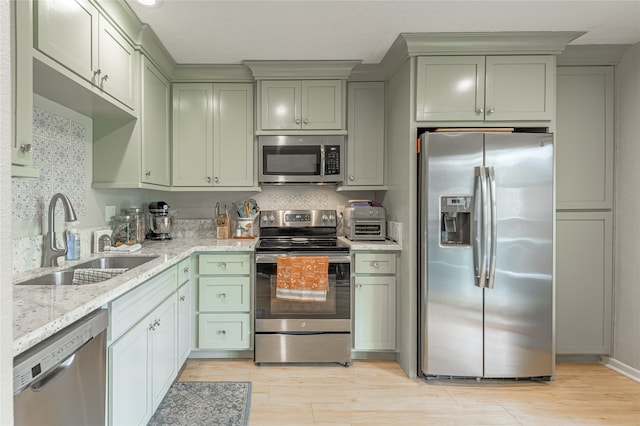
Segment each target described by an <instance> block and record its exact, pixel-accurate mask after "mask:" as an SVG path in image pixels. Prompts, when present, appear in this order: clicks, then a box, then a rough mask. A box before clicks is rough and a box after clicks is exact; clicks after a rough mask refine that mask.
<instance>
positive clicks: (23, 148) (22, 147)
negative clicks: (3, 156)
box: [20, 143, 31, 152]
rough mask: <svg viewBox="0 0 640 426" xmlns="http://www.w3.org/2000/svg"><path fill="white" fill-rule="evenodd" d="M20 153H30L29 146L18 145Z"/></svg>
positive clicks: (28, 144)
mask: <svg viewBox="0 0 640 426" xmlns="http://www.w3.org/2000/svg"><path fill="white" fill-rule="evenodd" d="M20 151H22V152H31V144H30V143H27V144H24V143H23V144H22V145H20Z"/></svg>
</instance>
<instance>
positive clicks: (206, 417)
mask: <svg viewBox="0 0 640 426" xmlns="http://www.w3.org/2000/svg"><path fill="white" fill-rule="evenodd" d="M250 406H251V382H175V383H174V384H172V385H171V388H169V392H167V395H166V396H165V397H164V399H163V400H162V402H161V403H160V406H159V407H158V409H157V410H156V412H155V413H154V415H153V417H152V418H151V420H150V421H149V424H148V426H160V425H180V426H183V425H184V426H195V425H207V426H214V425H215V426H218V425H219V426H222V425H224V426H247V425H248V424H249V408H250Z"/></svg>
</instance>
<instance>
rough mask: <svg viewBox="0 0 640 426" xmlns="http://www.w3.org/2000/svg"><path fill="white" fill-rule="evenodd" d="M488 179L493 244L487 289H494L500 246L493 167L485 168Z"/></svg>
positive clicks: (491, 245)
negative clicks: (497, 251) (497, 248)
mask: <svg viewBox="0 0 640 426" xmlns="http://www.w3.org/2000/svg"><path fill="white" fill-rule="evenodd" d="M485 169H486V171H487V177H488V184H489V185H488V187H489V210H490V212H491V213H490V214H491V220H490V227H491V232H490V235H491V236H490V238H491V243H490V244H488V245H489V250H490V252H489V253H490V254H489V273H488V275H487V284H486V286H485V287H486V288H493V285H494V282H495V277H496V247H497V244H498V229H497V226H496V225H497V212H496V179H495V172H494V169H493V166H490V167H485Z"/></svg>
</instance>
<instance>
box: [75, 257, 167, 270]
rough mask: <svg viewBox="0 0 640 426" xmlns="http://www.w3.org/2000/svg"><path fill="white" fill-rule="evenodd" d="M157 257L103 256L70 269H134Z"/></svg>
mask: <svg viewBox="0 0 640 426" xmlns="http://www.w3.org/2000/svg"><path fill="white" fill-rule="evenodd" d="M157 258H158V256H105V257H99V258H96V259H91V260H88V261H86V262H84V263H80V264H79V265H74V266H73V267H72V268H71V269H80V268H98V269H110V268H127V269H131V268H135V267H136V266H140V265H143V264H145V263H147V262H150V261H152V260H153V259H157Z"/></svg>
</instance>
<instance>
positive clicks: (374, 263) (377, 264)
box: [371, 262, 380, 268]
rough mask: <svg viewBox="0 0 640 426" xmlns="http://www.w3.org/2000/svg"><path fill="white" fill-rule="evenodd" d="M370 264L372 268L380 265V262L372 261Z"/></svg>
mask: <svg viewBox="0 0 640 426" xmlns="http://www.w3.org/2000/svg"><path fill="white" fill-rule="evenodd" d="M371 266H373V267H374V268H378V267H380V264H379V263H378V262H372V263H371Z"/></svg>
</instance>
